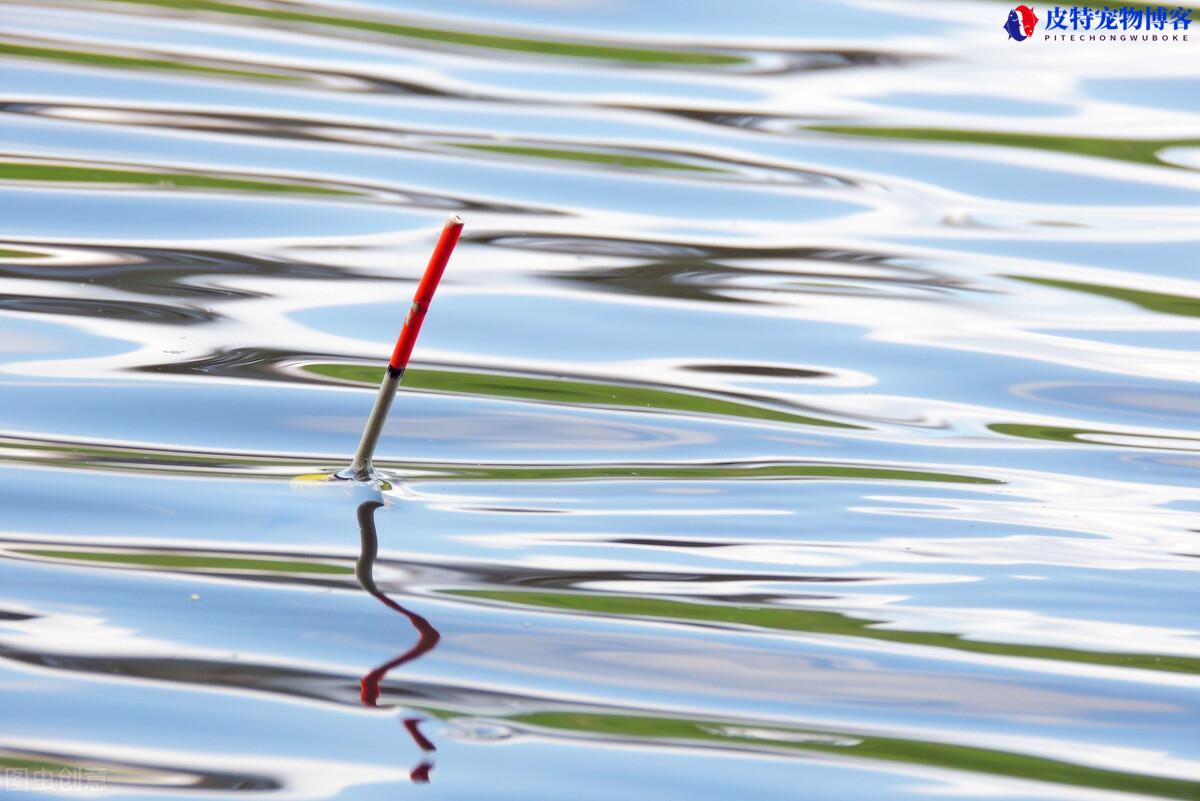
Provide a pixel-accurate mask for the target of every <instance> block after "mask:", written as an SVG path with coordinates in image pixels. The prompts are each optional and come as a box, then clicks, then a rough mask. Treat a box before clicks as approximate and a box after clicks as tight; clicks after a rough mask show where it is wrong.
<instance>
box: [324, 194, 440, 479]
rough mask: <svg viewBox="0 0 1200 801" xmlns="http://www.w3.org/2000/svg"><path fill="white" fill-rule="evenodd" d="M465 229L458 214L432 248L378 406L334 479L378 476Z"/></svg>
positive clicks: (383, 382)
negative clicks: (428, 319)
mask: <svg viewBox="0 0 1200 801" xmlns="http://www.w3.org/2000/svg"><path fill="white" fill-rule="evenodd" d="M462 228H463V221H462V217H459V216H458V215H457V214H453V215H451V216H450V219H448V220H446V224H445V225H444V226H443V227H442V233H441V235H440V236H439V237H438V241H437V244H436V245H435V246H434V248H433V254H432V255H430V257H429V264H428V265H427V266H426V267H425V274H424V275H423V276H421V282H420V283H419V284H417V291H416V293H415V294H414V295H413V301H412V305H411V306H409V307H408V316H407V317H405V318H404V325H403V326H401V328H400V336H399V337H397V338H396V347H395V348H394V349H393V350H392V358H391V359H389V360H388V364H387V372H386V373H384V376H383V381H382V382H380V384H379V394H377V395H376V396H375V405H374V406H373V407H372V408H371V414H370V416H369V417H367V424H366V426H365V427H364V428H363V433H362V439H360V440H359V442H358V449H357V450H356V451H355V452H354V460H353V461H352V462H351V463H350V466H349V467H347V468H345V469H344V470H341V471H339V472H338V473H335V474H334V477H335V478H340V479H344V480H349V481H371V480H372V479H374V478H375V477H376V473H375V468H374V466H373V465H372V464H371V458H372V457H373V456H374V455H375V446H376V445H378V444H379V436H380V434H382V433H383V425H384V423H385V422H387V416H388V412H389V411H390V410H391V408H392V400H393V399H394V398H395V397H396V390H397V389H399V387H400V379H401V378H403V377H404V368H405V367H407V366H408V359H409V357H410V356H412V351H413V346H414V345H416V344H417V334H419V333H421V323H422V322H423V321H424V320H425V313H426V312H427V311H429V304H430V303H432V302H433V293H434V292H436V291H437V288H438V283H439V282H440V281H441V280H442V273H444V272H446V265H447V264H449V263H450V254H451V253H453V252H454V246H455V245H457V244H458V238H459V236H460V235H461V234H462Z"/></svg>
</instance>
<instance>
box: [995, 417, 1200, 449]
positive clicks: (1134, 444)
mask: <svg viewBox="0 0 1200 801" xmlns="http://www.w3.org/2000/svg"><path fill="white" fill-rule="evenodd" d="M988 430H989V431H994V432H996V433H997V434H1003V435H1005V436H1009V437H1021V438H1022V439H1041V440H1049V441H1051V442H1070V443H1074V444H1076V445H1100V446H1102V447H1105V446H1107V447H1119V448H1149V449H1151V450H1182V451H1196V450H1200V439H1196V438H1194V437H1186V436H1181V435H1178V434H1139V433H1130V432H1125V431H1100V430H1095V429H1087V428H1067V427H1065V426H1047V425H1038V424H1036V423H990V424H988ZM1087 437H1115V438H1118V439H1116V440H1113V441H1110V442H1104V441H1099V442H1098V441H1094V440H1089V439H1086V438H1087ZM1139 440H1140V441H1141V443H1142V444H1139V443H1138V441H1139ZM1188 446H1190V447H1188Z"/></svg>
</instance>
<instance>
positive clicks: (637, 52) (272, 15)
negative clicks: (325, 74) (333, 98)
mask: <svg viewBox="0 0 1200 801" xmlns="http://www.w3.org/2000/svg"><path fill="white" fill-rule="evenodd" d="M116 2H122V3H136V4H138V5H152V6H161V7H164V8H177V9H181V10H185V11H212V12H217V13H222V14H239V15H242V16H251V17H260V18H262V19H273V20H280V21H283V22H300V23H305V24H313V25H332V26H336V27H339V28H354V29H356V30H362V31H373V32H375V33H384V34H390V35H392V36H403V37H406V38H409V39H422V40H425V41H430V42H440V43H443V44H453V45H463V46H465V47H480V48H487V49H490V50H508V51H516V52H523V53H537V54H540V55H551V56H571V57H574V58H598V59H605V60H609V61H632V62H640V63H646V64H672V65H681V66H716V65H728V64H743V63H745V62H746V59H745V58H743V57H741V56H735V55H731V54H729V53H716V52H709V51H697V50H662V49H651V48H645V47H624V46H617V45H598V44H586V43H582V42H569V41H555V40H552V39H530V38H526V37H518V36H501V35H498V34H491V33H471V32H468V31H455V30H448V29H446V28H429V27H425V26H418V25H400V24H397V23H392V22H380V21H376V20H367V19H355V18H353V17H334V16H330V15H328V14H312V13H308V12H304V11H295V10H293V8H294V6H293V7H286V6H285V7H279V6H276V7H266V8H264V7H258V6H242V5H237V4H235V3H224V2H219V0H116Z"/></svg>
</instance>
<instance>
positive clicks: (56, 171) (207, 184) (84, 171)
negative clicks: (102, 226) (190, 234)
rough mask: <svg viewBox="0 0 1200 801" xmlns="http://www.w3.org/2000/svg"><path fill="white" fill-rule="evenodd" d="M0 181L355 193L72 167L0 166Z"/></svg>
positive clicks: (135, 171) (208, 177)
mask: <svg viewBox="0 0 1200 801" xmlns="http://www.w3.org/2000/svg"><path fill="white" fill-rule="evenodd" d="M0 180H2V181H61V182H67V183H103V184H142V185H147V186H176V187H181V188H192V189H236V190H243V191H250V192H283V193H293V194H295V193H299V194H307V195H355V194H357V193H355V192H348V191H343V190H340V189H327V188H325V187H323V186H310V185H306V184H291V183H274V182H271V181H252V180H247V179H243V178H220V177H217V176H211V175H194V174H186V173H171V172H142V171H138V170H112V169H106V168H97V167H72V166H66V165H62V164H38V163H31V162H18V161H6V162H0Z"/></svg>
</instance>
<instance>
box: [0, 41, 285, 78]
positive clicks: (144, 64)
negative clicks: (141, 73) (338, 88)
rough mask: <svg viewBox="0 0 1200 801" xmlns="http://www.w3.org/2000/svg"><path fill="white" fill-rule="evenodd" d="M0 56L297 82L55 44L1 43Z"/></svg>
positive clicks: (224, 68)
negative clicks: (34, 45)
mask: <svg viewBox="0 0 1200 801" xmlns="http://www.w3.org/2000/svg"><path fill="white" fill-rule="evenodd" d="M0 55H4V56H19V57H22V58H41V59H47V60H50V61H60V62H63V63H66V64H86V65H88V66H91V67H117V68H120V69H140V70H173V71H175V72H201V73H205V74H208V75H222V76H228V77H234V78H266V79H269V80H273V81H294V80H297V79H296V77H295V76H292V75H280V74H273V73H269V72H251V71H249V70H235V69H228V68H226V67H206V66H204V65H202V64H188V63H187V62H184V61H167V60H165V59H157V58H137V57H134V56H113V55H108V54H105V53H89V52H87V51H84V50H63V49H61V48H53V47H31V46H29V45H17V44H10V43H7V42H0Z"/></svg>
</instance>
